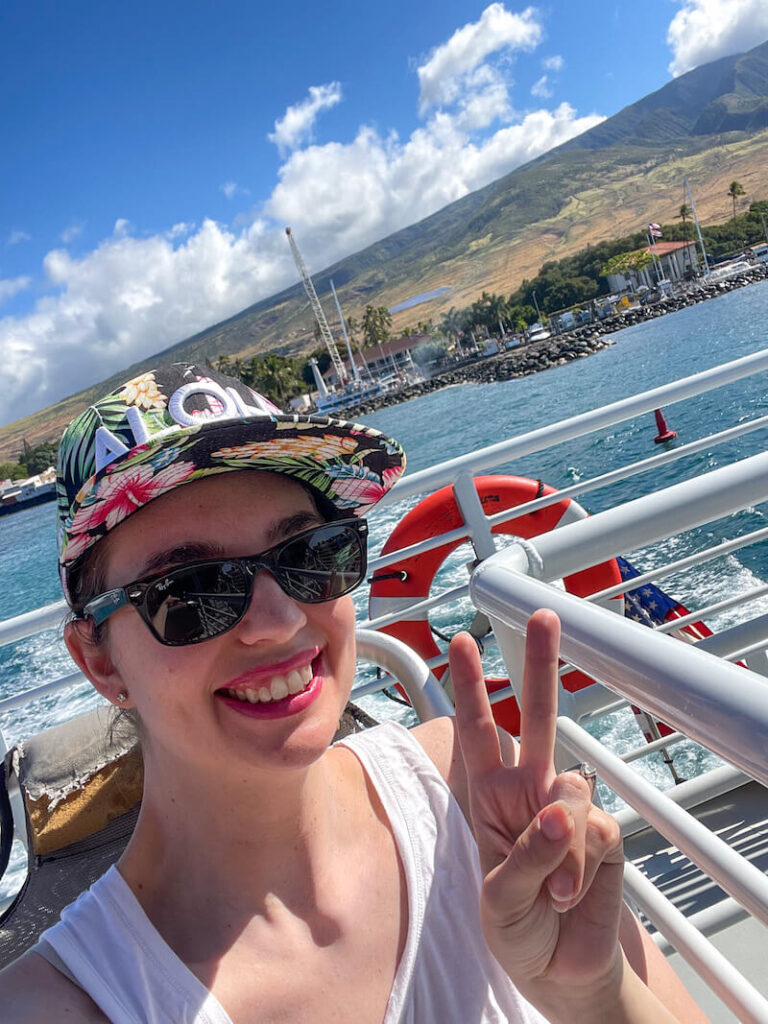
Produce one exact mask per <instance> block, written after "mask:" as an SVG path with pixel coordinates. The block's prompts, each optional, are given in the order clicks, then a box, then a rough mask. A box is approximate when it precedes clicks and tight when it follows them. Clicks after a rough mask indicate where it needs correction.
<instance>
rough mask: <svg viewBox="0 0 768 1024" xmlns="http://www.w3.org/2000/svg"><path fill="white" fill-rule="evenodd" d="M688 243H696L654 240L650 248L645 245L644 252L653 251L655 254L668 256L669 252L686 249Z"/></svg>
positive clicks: (691, 243)
mask: <svg viewBox="0 0 768 1024" xmlns="http://www.w3.org/2000/svg"><path fill="white" fill-rule="evenodd" d="M689 245H693V246H695V245H696V242H692V241H689V242H656V243H655V244H654V246H653V248H651V247H650V246H648V245H647V246H646V247H645V250H644V251H645V252H653V253H654V254H655V255H656V256H669V254H670V253H671V252H678V250H680V249H687V248H688V246H689Z"/></svg>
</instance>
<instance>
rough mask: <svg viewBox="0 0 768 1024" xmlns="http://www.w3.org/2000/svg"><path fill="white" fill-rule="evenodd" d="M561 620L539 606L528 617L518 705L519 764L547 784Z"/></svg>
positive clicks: (550, 768)
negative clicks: (536, 773)
mask: <svg viewBox="0 0 768 1024" xmlns="http://www.w3.org/2000/svg"><path fill="white" fill-rule="evenodd" d="M559 649H560V620H559V619H558V617H557V616H556V615H555V613H554V612H552V611H549V609H547V608H540V609H539V610H538V611H536V612H534V613H533V615H532V616H531V617H530V619H529V620H528V630H527V638H526V645H525V672H524V676H523V694H522V700H521V708H520V713H521V714H520V766H521V767H526V768H531V769H534V770H536V771H538V772H540V773H541V776H542V779H543V780H546V784H549V783H550V782H551V780H552V777H553V776H554V773H555V768H554V756H555V736H556V733H557V695H558V687H559V679H558V674H557V666H558V653H559Z"/></svg>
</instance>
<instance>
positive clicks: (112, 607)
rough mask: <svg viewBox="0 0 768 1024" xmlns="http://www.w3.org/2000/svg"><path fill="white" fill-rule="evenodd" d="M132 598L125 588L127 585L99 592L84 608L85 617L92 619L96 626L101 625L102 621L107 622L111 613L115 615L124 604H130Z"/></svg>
mask: <svg viewBox="0 0 768 1024" xmlns="http://www.w3.org/2000/svg"><path fill="white" fill-rule="evenodd" d="M130 603H131V602H130V598H129V597H128V594H127V592H126V590H125V587H118V588H117V589H116V590H107V591H106V592H105V593H103V594H99V596H98V597H94V599H93V600H92V601H89V602H88V604H87V605H86V606H85V608H84V609H83V618H85V619H92V621H93V624H94V625H95V626H100V625H101V624H102V622H105V621H106V620H107V619H108V618H109V616H110V615H113V614H114V613H115V612H116V611H118V610H119V609H120V608H122V607H123V605H126V604H130Z"/></svg>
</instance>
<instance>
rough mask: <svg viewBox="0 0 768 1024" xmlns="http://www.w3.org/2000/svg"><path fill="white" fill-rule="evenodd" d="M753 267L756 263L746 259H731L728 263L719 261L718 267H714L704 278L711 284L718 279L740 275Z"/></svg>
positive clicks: (724, 279)
mask: <svg viewBox="0 0 768 1024" xmlns="http://www.w3.org/2000/svg"><path fill="white" fill-rule="evenodd" d="M753 269H754V264H752V263H748V262H747V261H746V260H731V261H730V262H728V263H719V264H718V265H717V266H716V267H713V268H712V269H711V270H710V272H709V273H708V274H707V275H706V277H705V278H704V280H705V281H707V282H708V283H710V284H713V283H717V282H718V281H728V280H730V278H732V277H738V276H739V274H747V273H749V271H750V270H753Z"/></svg>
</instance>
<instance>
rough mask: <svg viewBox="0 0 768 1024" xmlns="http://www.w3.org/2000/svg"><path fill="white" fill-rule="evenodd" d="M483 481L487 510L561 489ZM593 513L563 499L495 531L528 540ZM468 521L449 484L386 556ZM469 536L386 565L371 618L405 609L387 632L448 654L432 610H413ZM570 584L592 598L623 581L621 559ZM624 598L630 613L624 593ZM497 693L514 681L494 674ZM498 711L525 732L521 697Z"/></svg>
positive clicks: (577, 681) (501, 479)
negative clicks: (415, 613) (416, 614)
mask: <svg viewBox="0 0 768 1024" xmlns="http://www.w3.org/2000/svg"><path fill="white" fill-rule="evenodd" d="M475 487H476V489H477V493H478V496H479V498H480V501H481V503H482V506H483V510H484V511H485V514H486V515H493V514H494V513H496V512H501V511H504V510H505V509H508V508H514V507H515V506H516V505H523V504H525V503H526V502H529V501H533V500H534V499H535V498H538V497H541V496H542V495H546V494H553V493H554V488H553V487H548V486H547V485H546V484H542V483H541V481H539V480H529V479H527V478H526V477H519V476H481V477H476V478H475ZM586 515H587V512H586V511H585V510H584V509H583V508H582V507H581V505H579V504H578V502H576V501H574V500H573V499H571V498H563V499H562V500H561V501H558V502H557V503H556V504H553V505H549V506H547V507H546V508H542V509H539V510H538V511H536V512H528V513H525V514H524V515H522V516H519V517H518V518H517V519H510V520H509V521H507V522H506V523H500V524H497V525H496V526H494V527H493V531H492V532H493V533H501V534H513V535H515V536H517V537H524V538H525V539H526V540H527V539H530V538H531V537H537V536H538V535H539V534H541V533H547V532H548V531H549V530H554V529H555V528H556V527H558V526H564V525H566V524H567V523H569V522H575V521H576V520H578V519H584V518H585V517H586ZM462 525H463V520H462V517H461V513H460V512H459V509H458V506H457V504H456V499H455V497H454V493H453V488H452V487H450V486H449V487H443V488H441V489H440V490H439V491H435V492H434V493H433V494H430V495H429V496H428V497H426V498H424V500H423V501H420V502H419V504H418V505H416V506H415V507H414V508H412V509H411V511H410V512H408V513H407V514H406V515H405V516H404V517H403V518H402V519H401V520H400V522H399V523H398V524H397V526H396V527H395V529H394V531H393V533H392V535H391V536H390V537H389V539H388V540H387V542H386V544H385V545H384V547H383V548H382V552H381V553H382V555H386V554H389V553H390V552H392V551H399V550H401V549H402V548H407V547H410V545H412V544H417V543H418V542H419V541H422V540H426V539H427V538H429V537H436V536H438V535H439V534H441V533H446V532H447V531H449V530H455V529H458V528H459V527H461V526H462ZM460 543H461V541H459V540H457V541H450V542H449V543H447V544H443V545H441V546H440V547H437V548H432V550H430V551H425V552H424V553H423V554H420V555H414V556H412V557H410V558H405V559H403V561H402V562H395V563H393V564H392V565H389V566H387V567H386V568H384V569H382V570H381V571H380V572H379V573H377V574H376V575H375V576H374V577H373V581H372V583H371V592H370V600H369V606H368V611H369V614H370V617H371V618H378V617H379V616H380V615H387V614H390V613H391V612H394V611H402V612H403V616H404V617H403V618H402V619H401V620H399V621H398V622H395V623H393V624H392V625H390V626H383V627H381V631H382V632H383V633H389V634H390V635H391V636H394V637H397V638H398V639H399V640H402V641H404V642H405V643H406V644H408V646H409V647H412V648H413V650H415V651H416V652H417V653H418V654H420V655H421V656H422V658H424V659H427V658H432V657H434V656H435V655H438V654H440V648H439V647H438V646H437V644H436V643H435V640H434V637H433V635H432V632H431V629H430V626H429V622H428V620H427V618H426V615H422V617H420V618H413V619H409V618H408V617H407V614H408V608H409V607H410V606H411V605H414V604H416V603H417V602H418V601H423V600H425V599H426V598H427V597H429V591H430V587H431V586H432V581H433V580H434V578H435V575H436V574H437V571H438V569H439V568H440V566H441V565H442V564H443V562H444V561H445V559H446V558H447V557H448V555H449V554H450V553H451V552H452V551H453V550H454V549H455V548H457V547H458V545H459V544H460ZM563 582H564V584H565V587H566V590H568V591H569V592H570V593H571V594H576V595H577V596H578V597H586V596H587V595H589V594H594V593H597V591H599V590H604V589H605V588H606V587H611V586H614V585H615V584H617V583H621V571H620V569H619V564H618V562H617V561H616V559H615V558H611V559H609V560H608V561H606V562H601V563H600V564H599V565H593V566H591V567H590V568H588V569H583V570H582V571H581V572H577V573H574V574H573V575H572V576H568V577H566V578H565V579H564V580H563ZM616 600H617V601H620V602H621V605H620V607H621V613H622V614H623V608H624V599H623V596H620V597H618V598H617V599H616ZM434 672H435V675H436V676H437V677H438V679H439V678H440V677H441V676H442V675H443V673H444V672H445V666H441V667H439V668H437V669H435V670H434ZM485 682H486V686H487V687H488V691H489V693H493V692H494V691H495V690H499V689H501V688H502V687H504V686H506V685H508V682H509V680H507V679H490V678H486V680H485ZM592 683H594V680H593V679H591V678H590V677H589V676H587V675H585V674H584V673H583V672H579V671H573V672H570V673H568V675H566V676H565V677H564V678H563V685H564V686H565V688H566V689H567V690H570V691H571V692H575V691H576V690H581V689H583V688H584V687H585V686H591V685H592ZM494 717H495V719H496V721H497V722H498V724H499V725H501V726H503V727H504V728H505V729H506V730H507V731H508V732H510V733H512V735H513V736H516V735H518V734H519V732H520V715H519V711H518V707H517V702H516V701H515V699H514V697H510V698H508V699H507V700H504V701H500V702H499V703H497V704H495V705H494Z"/></svg>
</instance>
